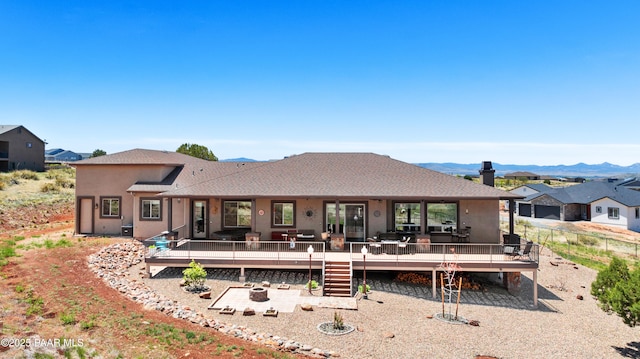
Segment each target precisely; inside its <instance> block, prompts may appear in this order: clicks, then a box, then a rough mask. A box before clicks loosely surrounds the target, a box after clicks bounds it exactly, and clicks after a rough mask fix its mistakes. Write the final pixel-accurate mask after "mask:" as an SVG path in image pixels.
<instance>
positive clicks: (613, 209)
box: [607, 207, 620, 219]
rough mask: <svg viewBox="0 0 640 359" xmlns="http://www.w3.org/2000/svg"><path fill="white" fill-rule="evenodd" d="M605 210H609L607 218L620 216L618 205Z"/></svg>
mask: <svg viewBox="0 0 640 359" xmlns="http://www.w3.org/2000/svg"><path fill="white" fill-rule="evenodd" d="M607 211H609V219H618V218H620V209H619V208H618V207H609V208H607Z"/></svg>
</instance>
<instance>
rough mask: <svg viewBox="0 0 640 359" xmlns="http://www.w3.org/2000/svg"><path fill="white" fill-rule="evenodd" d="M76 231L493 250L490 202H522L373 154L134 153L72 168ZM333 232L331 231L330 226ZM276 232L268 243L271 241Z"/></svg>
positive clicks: (494, 206)
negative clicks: (461, 239)
mask: <svg viewBox="0 0 640 359" xmlns="http://www.w3.org/2000/svg"><path fill="white" fill-rule="evenodd" d="M73 166H75V167H76V170H77V172H76V206H77V211H76V231H77V232H79V233H87V234H119V233H121V231H122V230H123V227H124V228H125V229H127V230H128V231H130V230H132V234H133V236H134V237H136V238H147V237H151V236H154V235H157V234H158V233H160V232H162V231H165V230H168V231H175V230H179V231H181V233H182V234H183V236H184V237H188V238H203V239H206V238H216V232H220V231H224V230H246V231H252V232H259V233H260V236H261V239H263V240H268V239H271V238H278V239H279V237H277V233H279V232H280V231H287V230H289V229H307V230H313V231H314V232H315V233H316V234H320V233H322V232H327V231H330V232H334V233H341V234H344V236H345V240H346V241H347V242H349V241H351V242H354V241H356V242H357V241H360V242H362V241H365V239H366V238H367V237H371V236H375V235H376V234H378V233H385V232H393V231H406V232H412V233H416V234H424V233H441V232H445V233H446V232H448V233H451V232H455V231H456V229H457V228H466V227H470V228H471V233H472V235H471V238H472V241H473V242H476V243H499V242H500V239H501V237H500V230H499V213H498V212H499V202H500V200H515V199H518V198H522V196H520V195H517V194H512V193H509V192H505V191H502V190H499V189H496V188H493V187H490V186H485V185H481V184H477V183H474V182H472V181H468V180H465V179H462V178H456V177H453V176H449V175H446V174H442V173H439V172H436V171H432V170H428V169H425V168H422V167H418V166H415V165H412V164H408V163H405V162H401V161H398V160H394V159H392V158H390V157H388V156H382V155H376V154H372V153H304V154H301V155H295V156H291V157H287V158H285V159H282V160H277V161H269V162H246V163H239V162H235V163H234V162H211V161H205V160H201V159H198V158H194V157H190V156H186V155H183V154H179V153H175V152H163V151H152V150H142V149H135V150H130V151H125V152H120V153H116V154H112V155H106V156H100V157H96V158H90V159H86V160H82V161H78V162H75V163H74V164H73ZM337 223H339V226H336V224H337ZM272 232H274V233H276V234H275V235H276V237H273V236H274V234H272Z"/></svg>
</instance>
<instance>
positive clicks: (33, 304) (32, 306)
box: [25, 289, 44, 315]
mask: <svg viewBox="0 0 640 359" xmlns="http://www.w3.org/2000/svg"><path fill="white" fill-rule="evenodd" d="M25 302H26V303H27V304H28V305H29V307H28V308H27V311H26V314H27V315H33V314H36V315H39V314H41V313H42V307H43V306H44V300H42V298H41V297H36V296H34V293H33V289H29V291H28V292H27V298H26V299H25Z"/></svg>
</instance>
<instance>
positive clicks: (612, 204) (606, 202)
mask: <svg viewBox="0 0 640 359" xmlns="http://www.w3.org/2000/svg"><path fill="white" fill-rule="evenodd" d="M597 207H600V208H601V213H598V211H597ZM609 208H618V210H619V211H618V213H619V217H618V218H609ZM628 215H629V211H628V210H627V207H626V206H624V205H622V204H621V203H619V202H616V201H614V200H611V199H610V198H603V199H600V200H597V201H594V202H592V203H591V222H593V223H602V224H609V225H614V226H621V227H624V228H627V220H628Z"/></svg>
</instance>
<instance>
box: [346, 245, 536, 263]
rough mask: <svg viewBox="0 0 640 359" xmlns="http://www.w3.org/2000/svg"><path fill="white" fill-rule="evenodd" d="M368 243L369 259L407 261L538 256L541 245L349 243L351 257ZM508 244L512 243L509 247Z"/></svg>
mask: <svg viewBox="0 0 640 359" xmlns="http://www.w3.org/2000/svg"><path fill="white" fill-rule="evenodd" d="M365 246H366V247H367V252H366V255H367V259H370V260H376V261H392V262H406V261H419V260H429V261H434V260H439V261H441V262H460V263H464V262H487V263H492V262H494V261H505V260H520V261H528V262H536V263H538V260H539V253H540V252H539V249H540V248H539V246H538V245H537V244H535V243H533V244H531V246H530V249H529V250H528V251H526V250H525V249H526V247H527V246H526V243H521V244H519V245H518V244H507V245H504V244H475V243H436V244H425V243H406V244H402V243H400V242H397V243H380V242H366V243H349V253H350V257H351V259H358V260H360V259H362V257H363V254H362V247H365ZM507 247H511V248H509V249H507Z"/></svg>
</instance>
